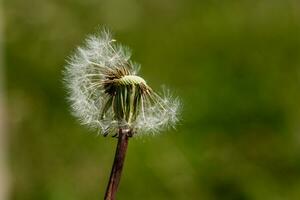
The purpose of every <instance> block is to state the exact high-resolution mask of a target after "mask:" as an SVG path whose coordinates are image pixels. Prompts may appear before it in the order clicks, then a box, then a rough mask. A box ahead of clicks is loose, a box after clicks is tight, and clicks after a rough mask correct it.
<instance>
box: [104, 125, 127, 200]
mask: <svg viewBox="0 0 300 200" xmlns="http://www.w3.org/2000/svg"><path fill="white" fill-rule="evenodd" d="M130 135H131V130H128V129H127V130H126V129H119V134H118V144H117V149H116V153H115V159H114V163H113V166H112V169H111V173H110V178H109V182H108V185H107V188H106V193H105V197H104V200H115V196H116V192H117V189H118V185H119V182H120V179H121V174H122V169H123V164H124V160H125V155H126V150H127V146H128V139H129V137H130Z"/></svg>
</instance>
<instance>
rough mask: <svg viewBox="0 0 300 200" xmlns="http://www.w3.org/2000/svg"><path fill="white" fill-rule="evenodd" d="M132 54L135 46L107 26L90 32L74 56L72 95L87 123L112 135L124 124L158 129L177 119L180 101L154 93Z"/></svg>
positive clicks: (69, 77) (68, 80)
mask: <svg viewBox="0 0 300 200" xmlns="http://www.w3.org/2000/svg"><path fill="white" fill-rule="evenodd" d="M130 57H131V51H130V49H129V48H128V47H126V46H123V45H120V44H117V43H116V41H115V39H113V38H112V36H111V34H110V32H109V31H107V30H103V31H101V32H100V33H99V34H98V35H91V36H89V37H88V38H87V39H86V40H85V44H84V45H83V46H81V47H78V48H77V50H76V52H75V53H74V55H73V56H72V57H71V58H70V59H69V60H68V64H67V66H66V67H65V71H64V80H65V84H66V87H67V89H68V93H69V94H68V100H69V102H70V103H71V108H72V114H73V115H74V116H75V117H76V118H78V119H79V121H80V122H81V123H82V124H84V125H86V126H88V127H90V128H93V129H98V130H99V132H100V133H102V134H104V135H107V134H109V133H115V132H116V131H117V129H118V128H121V127H127V128H130V129H132V130H134V132H135V133H147V132H152V133H156V132H159V131H161V130H162V129H165V128H168V127H173V126H174V125H175V124H176V123H177V121H178V118H177V116H178V109H179V107H180V102H179V100H178V99H177V98H173V97H171V96H170V95H169V94H168V93H165V94H163V95H158V94H157V93H156V92H154V91H153V90H152V89H151V88H150V87H149V86H148V84H147V83H146V81H145V80H144V79H143V78H141V77H140V76H138V75H137V74H138V70H139V68H140V65H139V64H137V63H135V62H132V61H131V60H130Z"/></svg>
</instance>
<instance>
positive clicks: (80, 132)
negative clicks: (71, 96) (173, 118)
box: [3, 0, 300, 200]
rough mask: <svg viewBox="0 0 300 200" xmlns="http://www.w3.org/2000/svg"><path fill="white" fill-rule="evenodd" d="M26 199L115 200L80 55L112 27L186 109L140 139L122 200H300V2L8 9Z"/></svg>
mask: <svg viewBox="0 0 300 200" xmlns="http://www.w3.org/2000/svg"><path fill="white" fill-rule="evenodd" d="M3 6H4V9H3V10H4V20H5V21H4V22H5V44H4V45H5V46H4V48H5V49H4V50H5V65H6V68H5V71H6V80H7V83H6V91H7V98H8V99H7V102H8V117H9V142H10V146H9V159H10V163H9V166H10V170H11V174H12V177H11V190H12V191H11V193H12V194H11V199H12V200H83V199H85V200H96V199H102V198H103V195H104V191H105V187H106V184H107V181H108V177H109V173H110V169H111V164H112V161H113V156H114V152H115V145H116V140H115V139H114V138H111V137H107V138H103V137H102V136H98V135H97V133H95V132H94V131H90V130H88V129H87V128H85V127H83V126H81V125H80V124H79V123H78V122H77V121H76V119H75V118H73V117H72V116H71V114H70V112H69V111H70V109H69V105H68V102H67V101H66V93H67V91H66V90H65V88H64V86H63V83H62V70H63V68H64V65H65V64H66V59H67V58H68V56H70V55H71V54H72V52H73V51H74V49H75V48H76V47H77V46H78V45H80V44H82V43H83V40H84V38H85V37H86V36H87V35H88V34H91V33H96V32H97V30H98V29H99V27H102V26H106V27H109V28H110V29H112V30H113V32H114V35H115V38H116V39H117V40H118V41H120V42H121V43H123V44H126V45H128V46H130V47H131V48H132V50H133V60H135V61H137V62H139V63H141V64H142V68H141V74H142V75H143V77H144V78H145V79H146V80H147V82H148V83H149V84H150V85H151V86H152V87H153V88H155V89H159V88H160V85H161V84H165V85H167V86H169V88H171V89H172V90H173V91H174V93H175V94H176V95H178V96H180V98H181V99H182V102H183V109H182V114H181V121H180V123H179V125H178V126H177V128H176V130H169V131H166V132H163V133H161V134H160V135H155V136H151V135H150V136H143V137H137V138H134V139H131V141H130V143H129V149H128V154H127V158H126V163H125V168H124V171H123V176H122V180H121V184H120V188H119V193H118V195H117V197H118V199H122V200H125V199H130V200H133V199H143V200H168V199H172V200H185V199H195V200H198V199H201V200H298V199H300V126H299V122H300V103H299V102H300V93H299V91H300V2H299V1H298V0H228V1H219V0H207V1H203V0H151V1H146V0H140V1H138V0H100V1H99V0H26V1H25V0H24V1H22V0H4V2H3Z"/></svg>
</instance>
